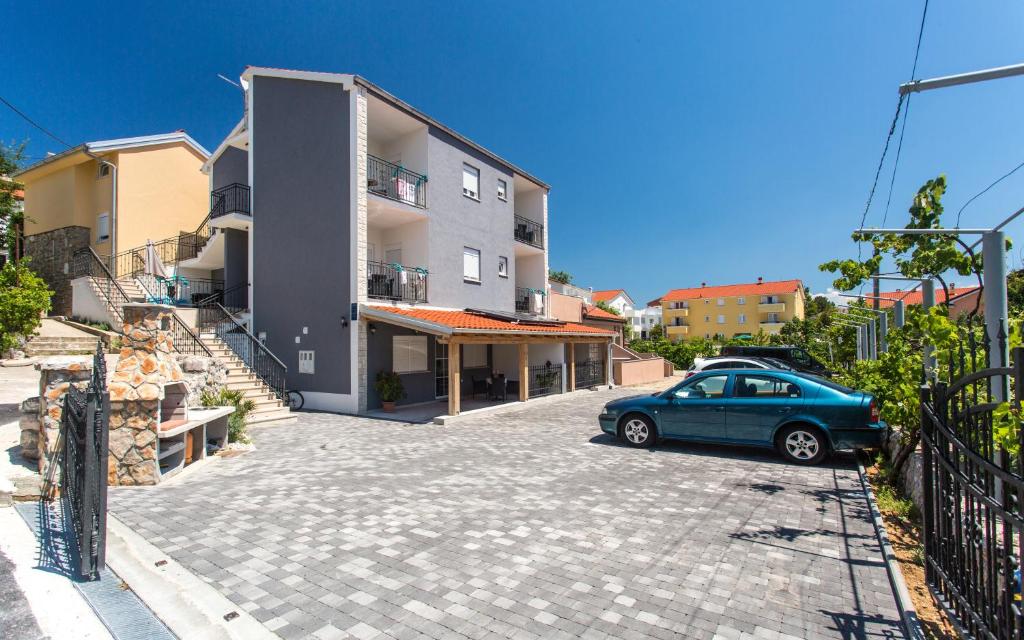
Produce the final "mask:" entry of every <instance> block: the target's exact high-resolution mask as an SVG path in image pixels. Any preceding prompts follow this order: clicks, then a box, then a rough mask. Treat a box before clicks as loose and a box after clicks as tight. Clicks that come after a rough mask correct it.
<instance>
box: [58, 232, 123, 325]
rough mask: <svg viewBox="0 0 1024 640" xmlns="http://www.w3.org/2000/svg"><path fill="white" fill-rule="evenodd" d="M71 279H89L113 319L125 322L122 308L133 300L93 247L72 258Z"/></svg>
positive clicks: (75, 254)
mask: <svg viewBox="0 0 1024 640" xmlns="http://www.w3.org/2000/svg"><path fill="white" fill-rule="evenodd" d="M71 277H72V278H82V277H86V278H89V279H90V281H91V282H92V285H93V287H94V289H95V290H96V291H97V292H98V293H99V295H100V297H102V298H103V301H104V302H105V303H106V304H107V308H108V309H109V310H110V313H111V314H112V315H113V316H114V318H113V319H114V320H115V321H116V322H118V323H120V322H122V321H123V320H124V313H123V312H122V307H124V305H126V304H128V303H129V302H131V298H129V297H128V294H127V293H125V290H124V289H122V288H121V285H120V284H118V282H117V280H116V279H115V278H114V276H113V275H111V273H110V270H109V269H107V265H105V264H104V263H103V261H102V260H100V257H99V256H98V255H96V252H95V251H93V250H92V247H85V248H84V249H79V250H78V251H76V252H75V253H74V255H72V256H71Z"/></svg>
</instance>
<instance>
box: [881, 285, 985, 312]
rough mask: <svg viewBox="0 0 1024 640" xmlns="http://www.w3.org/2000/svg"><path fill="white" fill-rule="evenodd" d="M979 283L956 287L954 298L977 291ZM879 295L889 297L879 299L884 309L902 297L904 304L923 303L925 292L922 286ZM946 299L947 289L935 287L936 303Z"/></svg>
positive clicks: (893, 304)
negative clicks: (911, 289)
mask: <svg viewBox="0 0 1024 640" xmlns="http://www.w3.org/2000/svg"><path fill="white" fill-rule="evenodd" d="M977 290H978V287H977V285H975V286H973V287H956V288H955V289H954V290H953V299H954V300H955V299H957V298H959V297H960V296H965V295H967V294H969V293H972V292H974V291H977ZM878 295H879V297H882V298H887V299H886V300H879V301H878V302H879V304H878V306H879V307H881V308H882V309H888V308H889V307H892V306H895V305H896V301H897V300H900V299H902V300H903V304H904V305H912V304H921V301H922V300H923V298H924V293H923V292H922V291H921V289H920V288H918V289H915V290H913V291H902V290H900V291H885V292H882V293H879V294H878ZM945 301H946V291H945V290H944V289H943V288H942V287H937V288H936V289H935V303H936V304H942V303H943V302H945Z"/></svg>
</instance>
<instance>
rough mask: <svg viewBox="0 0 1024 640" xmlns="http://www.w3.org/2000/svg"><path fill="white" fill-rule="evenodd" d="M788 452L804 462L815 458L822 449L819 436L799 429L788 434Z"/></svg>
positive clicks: (786, 442) (786, 444)
mask: <svg viewBox="0 0 1024 640" xmlns="http://www.w3.org/2000/svg"><path fill="white" fill-rule="evenodd" d="M785 446H786V452H787V453H788V454H789V455H790V457H792V458H794V459H795V460H799V461H802V462H808V461H811V460H813V459H814V458H815V457H816V456H817V455H818V452H819V451H820V450H821V442H820V441H819V439H818V437H817V436H816V435H815V434H813V433H810V432H809V431H803V430H802V429H798V430H796V431H793V432H791V433H790V434H789V435H787V436H786V441H785Z"/></svg>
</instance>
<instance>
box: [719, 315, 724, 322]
mask: <svg viewBox="0 0 1024 640" xmlns="http://www.w3.org/2000/svg"><path fill="white" fill-rule="evenodd" d="M718 324H725V316H721V315H720V316H718Z"/></svg>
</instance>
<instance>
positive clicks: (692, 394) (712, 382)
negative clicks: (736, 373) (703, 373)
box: [672, 374, 729, 398]
mask: <svg viewBox="0 0 1024 640" xmlns="http://www.w3.org/2000/svg"><path fill="white" fill-rule="evenodd" d="M728 380H729V376H728V375H724V374H723V375H713V376H707V377H704V378H697V379H695V380H691V381H688V382H686V383H684V384H682V385H680V386H679V387H676V389H675V391H673V392H672V395H674V396H675V397H676V398H721V397H722V396H723V395H725V383H726V382H727V381H728Z"/></svg>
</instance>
